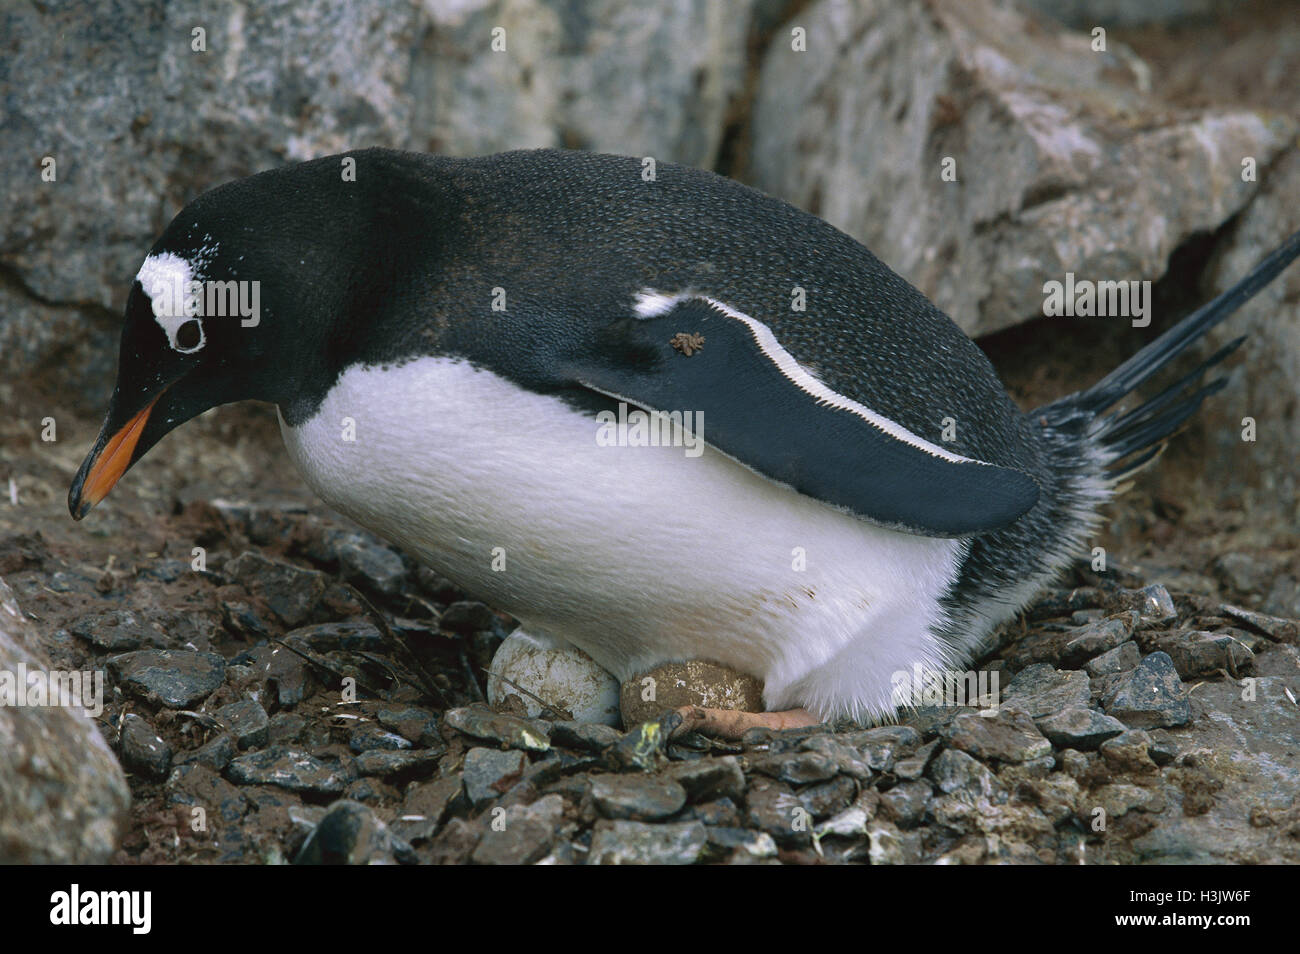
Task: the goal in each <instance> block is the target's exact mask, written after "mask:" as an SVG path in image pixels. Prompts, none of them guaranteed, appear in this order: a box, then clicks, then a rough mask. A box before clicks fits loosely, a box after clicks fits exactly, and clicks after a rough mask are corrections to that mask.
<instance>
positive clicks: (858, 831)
mask: <svg viewBox="0 0 1300 954" xmlns="http://www.w3.org/2000/svg"><path fill="white" fill-rule="evenodd" d="M870 821H871V815H870V813H869V812H867V810H866V809H865V808H863V807H862V805H860V804H859V805H850V806H849V807H848V808H846V809H845V810H844V811H842V812H840V813H839V814H838V815H836V816H834V817H833V818H829V819H827V820H826V821H824V822H822V823H821V824H820V825H818V826H817V829H816V835H817V837H818V838H825V837H826V836H827V835H833V836H835V837H838V838H856V837H858V836H859V835H865V834H866V833H867V823H868V822H870Z"/></svg>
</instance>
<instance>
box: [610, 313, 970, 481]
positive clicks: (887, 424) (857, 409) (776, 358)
mask: <svg viewBox="0 0 1300 954" xmlns="http://www.w3.org/2000/svg"><path fill="white" fill-rule="evenodd" d="M692 298H694V299H697V300H699V301H702V302H705V303H706V304H708V305H709V307H710V308H713V309H714V310H715V311H718V312H720V313H721V314H724V315H726V316H727V317H728V318H734V319H735V320H736V321H739V322H743V323H744V325H745V326H746V327H747V328H748V329H749V333H750V334H751V335H753V336H754V341H755V342H756V343H757V344H758V347H759V350H760V351H762V352H763V355H764V357H766V358H767V359H768V360H769V361H771V362H772V364H774V365H775V366H776V369H777V370H778V371H780V372H781V374H782V375H784V376H785V377H786V378H787V379H788V380H789V381H790V383H791V384H793V385H794V386H795V387H797V388H799V389H800V390H801V391H804V392H805V393H807V394H808V395H810V396H812V397H814V398H816V399H817V403H818V404H821V405H825V406H829V407H835V408H839V409H840V410H844V411H848V412H849V413H850V414H854V415H856V416H857V417H859V418H861V419H862V420H864V421H866V422H867V423H868V424H870V425H871V426H872V427H874V428H876V429H878V430H881V431H884V432H885V433H886V434H888V435H889V436H890V437H893V438H894V439H896V440H900V441H902V442H903V443H904V444H909V445H911V446H912V447H915V448H916V449H917V450H922V451H925V452H926V453H927V454H930V455H931V456H933V457H939V458H942V459H943V460H947V461H951V462H952V463H954V464H984V465H985V466H992V465H990V464H988V463H987V462H986V461H982V460H974V459H972V458H970V457H962V456H961V455H960V454H954V453H953V452H952V451H947V450H944V449H943V448H942V447H940V446H938V445H937V444H932V443H930V442H929V441H927V440H926V439H925V438H923V437H920V436H919V435H917V434H914V433H912V432H911V431H909V430H908V429H907V428H906V427H904V426H903V425H901V424H899V423H898V422H897V421H891V420H890V419H889V418H887V417H885V416H884V415H883V414H879V413H877V412H876V411H873V410H871V408H869V407H866V406H865V405H863V404H859V403H858V402H857V401H855V400H853V399H852V398H850V397H846V396H845V395H843V394H840V393H839V392H838V391H835V390H832V389H831V388H829V387H827V386H826V385H825V384H823V383H822V382H821V381H818V380H817V378H815V377H814V376H813V375H812V374H811V373H809V371H808V369H807V368H805V367H804V366H803V365H801V364H800V363H799V362H798V361H796V360H795V357H794V355H792V354H791V353H790V352H789V351H786V350H785V348H784V347H782V345H781V342H779V341H778V340H777V339H776V335H774V334H773V333H772V329H771V328H769V327H768V326H767V325H765V324H763V322H761V321H758V320H757V319H754V318H751V317H750V316H749V315H746V314H744V313H743V312H740V311H737V310H736V309H735V308H732V307H731V306H729V305H726V304H724V303H722V302H720V301H718V300H717V299H714V298H710V297H708V296H707V295H699V294H695V293H693V292H681V293H679V294H676V295H668V294H664V293H663V292H658V291H655V290H654V289H651V288H646V289H643V290H642V291H640V292H638V293H637V295H636V302H635V305H634V307H635V310H636V315H637V317H638V318H658V317H659V316H660V315H665V314H667V313H668V312H669V311H671V310H672V309H673V308H675V307H676V306H677V305H678V304H680V303H681V302H683V301H688V300H690V299H692Z"/></svg>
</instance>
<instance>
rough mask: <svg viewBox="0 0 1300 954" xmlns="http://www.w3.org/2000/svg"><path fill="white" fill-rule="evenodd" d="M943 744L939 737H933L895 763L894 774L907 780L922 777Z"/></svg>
mask: <svg viewBox="0 0 1300 954" xmlns="http://www.w3.org/2000/svg"><path fill="white" fill-rule="evenodd" d="M941 744H942V743H941V742H940V740H939V739H931V740H930V741H929V742H927V743H925V745H923V746H921V747H920V748H919V749H917V750H916V751H915V752H913V753H912V754H911V755H909V756H907V757H906V758H902V759H899V760H898V761H897V762H895V763H894V774H895V775H897V776H898V777H899V778H901V779H906V780H911V779H915V778H920V777H921V776H922V775H924V774H925V769H926V767H927V766H928V765H929V764H930V759H931V758H932V757H933V756H934V753H935V751H936V750H937V749H938V748H939V746H940V745H941Z"/></svg>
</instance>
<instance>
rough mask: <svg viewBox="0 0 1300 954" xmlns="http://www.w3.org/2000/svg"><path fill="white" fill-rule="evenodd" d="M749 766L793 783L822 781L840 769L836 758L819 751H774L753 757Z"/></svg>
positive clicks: (759, 771) (771, 776)
mask: <svg viewBox="0 0 1300 954" xmlns="http://www.w3.org/2000/svg"><path fill="white" fill-rule="evenodd" d="M749 766H750V768H751V769H752V770H753V771H755V772H757V773H758V774H760V775H766V776H768V777H769V778H775V779H780V780H781V781H783V782H789V783H790V784H791V785H806V784H808V783H810V782H822V781H825V780H826V779H828V778H834V777H835V774H836V773H837V772H838V771H839V766H838V764H837V763H836V761H835V759H833V758H831V757H830V756H827V755H822V754H821V753H819V752H773V753H770V754H767V755H761V756H758V757H756V758H751V759H750V760H749Z"/></svg>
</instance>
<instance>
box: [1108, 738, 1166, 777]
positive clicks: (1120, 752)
mask: <svg viewBox="0 0 1300 954" xmlns="http://www.w3.org/2000/svg"><path fill="white" fill-rule="evenodd" d="M1150 749H1151V736H1149V735H1148V734H1147V733H1146V732H1144V731H1142V730H1141V729H1129V730H1127V731H1126V732H1123V733H1122V734H1120V735H1117V736H1115V737H1114V738H1113V739H1110V740H1109V741H1106V742H1103V743H1102V745H1101V748H1100V749H1099V750H1098V751H1099V752H1100V753H1101V757H1102V758H1103V759H1105V761H1106V763H1107V764H1108V765H1110V766H1111V767H1112V768H1114V769H1117V770H1119V771H1122V772H1130V773H1137V774H1142V773H1146V772H1153V771H1155V768H1156V764H1155V762H1154V760H1152V758H1151V755H1150Z"/></svg>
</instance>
